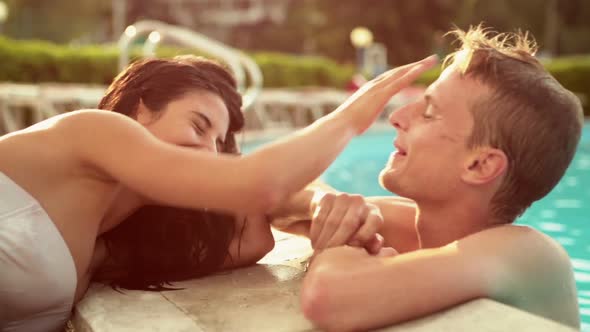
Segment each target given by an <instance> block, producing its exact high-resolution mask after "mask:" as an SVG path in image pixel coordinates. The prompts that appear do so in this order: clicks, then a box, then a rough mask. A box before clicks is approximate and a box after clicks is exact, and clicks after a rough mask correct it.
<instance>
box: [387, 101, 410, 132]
mask: <svg viewBox="0 0 590 332" xmlns="http://www.w3.org/2000/svg"><path fill="white" fill-rule="evenodd" d="M406 109H407V107H406V106H404V107H401V108H399V109H397V110H395V111H393V112H391V114H390V115H389V123H390V124H391V125H392V126H393V127H394V128H395V129H396V130H407V127H408V126H407V119H406V118H405V113H406Z"/></svg>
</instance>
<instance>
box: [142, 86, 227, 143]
mask: <svg viewBox="0 0 590 332" xmlns="http://www.w3.org/2000/svg"><path fill="white" fill-rule="evenodd" d="M137 121H138V122H139V123H141V124H142V125H143V126H145V127H146V128H147V129H148V130H149V131H150V132H151V133H152V134H154V135H155V136H156V137H158V138H159V139H161V140H163V141H165V142H168V143H172V144H175V145H179V146H186V147H190V148H195V149H199V150H204V151H210V152H215V153H217V152H219V151H220V150H221V146H222V145H223V142H224V140H225V137H226V134H227V130H228V127H229V112H228V110H227V107H226V106H225V103H224V102H223V99H222V98H221V97H220V96H219V95H217V94H215V93H213V92H209V91H204V90H197V91H194V92H188V93H185V94H184V95H182V96H181V97H179V98H177V99H174V100H172V101H171V102H170V103H168V104H167V105H166V106H165V107H164V109H163V110H162V111H160V112H157V113H156V112H152V111H151V110H149V109H148V108H147V107H146V105H145V104H144V103H143V102H140V104H139V106H138V110H137Z"/></svg>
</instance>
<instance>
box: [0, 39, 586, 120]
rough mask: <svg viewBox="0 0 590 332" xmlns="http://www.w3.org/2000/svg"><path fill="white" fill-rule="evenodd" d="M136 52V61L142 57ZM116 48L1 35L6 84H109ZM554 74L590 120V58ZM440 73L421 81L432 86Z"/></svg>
mask: <svg viewBox="0 0 590 332" xmlns="http://www.w3.org/2000/svg"><path fill="white" fill-rule="evenodd" d="M139 51H140V50H138V49H135V50H132V52H131V56H132V58H134V57H138V56H140V52H139ZM186 52H190V50H186V49H173V48H165V47H162V48H159V49H158V56H164V57H167V56H174V55H176V54H183V53H186ZM251 55H252V57H253V58H254V60H255V61H256V62H257V63H258V64H259V65H260V68H261V70H262V73H263V76H264V85H265V87H303V86H329V87H336V88H343V87H345V85H346V82H347V81H348V80H349V79H350V78H351V76H352V75H353V73H354V67H353V66H352V65H342V64H338V63H336V62H334V61H332V60H329V59H327V58H322V57H307V56H295V55H285V54H277V53H254V54H251ZM117 61H118V49H117V48H116V47H115V46H104V45H100V46H99V45H94V46H82V47H75V46H61V45H56V44H52V43H48V42H44V41H16V40H10V39H6V38H3V37H0V81H10V82H35V83H38V82H61V83H87V84H109V83H110V82H111V81H112V79H113V78H114V77H115V75H116V74H117ZM546 67H547V68H548V70H549V71H551V73H552V74H553V75H554V76H555V77H556V78H557V79H558V80H559V81H560V82H561V83H562V84H563V85H564V86H565V87H566V88H568V89H570V90H571V91H574V92H576V93H577V94H578V95H580V96H581V97H582V99H584V100H585V112H586V115H589V116H590V56H583V57H582V56H581V57H570V58H560V59H555V60H553V61H551V62H548V63H547V64H546ZM439 73H440V69H435V70H432V71H430V72H428V73H426V74H425V75H423V77H421V78H420V79H419V82H420V83H422V84H429V83H431V82H432V81H434V80H435V79H436V77H438V75H439Z"/></svg>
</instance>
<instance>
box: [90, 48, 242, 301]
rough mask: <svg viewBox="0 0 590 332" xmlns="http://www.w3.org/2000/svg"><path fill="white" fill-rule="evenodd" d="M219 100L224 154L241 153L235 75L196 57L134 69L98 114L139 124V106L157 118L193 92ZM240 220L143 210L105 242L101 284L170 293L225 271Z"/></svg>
mask: <svg viewBox="0 0 590 332" xmlns="http://www.w3.org/2000/svg"><path fill="white" fill-rule="evenodd" d="M199 89H200V90H206V91H210V92H213V93H216V94H217V95H219V96H220V97H221V98H222V99H223V101H224V103H225V105H226V107H227V109H228V111H229V129H228V132H227V136H226V138H225V143H224V145H223V146H222V147H220V151H219V152H220V153H234V154H237V153H239V149H238V147H237V144H236V139H235V133H236V132H237V131H240V130H241V129H242V127H243V126H244V116H243V114H242V111H241V106H242V99H241V96H240V94H239V93H238V92H237V89H236V81H235V80H234V78H233V77H232V75H231V74H230V73H229V72H228V71H227V70H226V69H225V68H223V67H222V66H221V65H219V64H218V63H216V62H214V61H211V60H208V59H205V58H202V57H195V56H181V57H175V58H173V59H145V60H140V61H137V62H135V63H133V64H131V65H130V66H129V67H128V68H127V69H125V70H124V71H123V72H122V73H121V74H119V75H118V76H117V77H116V78H115V80H114V81H113V83H112V84H111V85H110V86H109V88H108V90H107V93H106V95H105V96H104V97H103V98H102V100H101V101H100V103H99V105H98V107H99V108H100V109H103V110H109V111H113V112H118V113H122V114H125V115H127V116H130V117H133V118H135V115H136V112H137V107H138V105H139V102H140V100H141V101H142V102H143V104H144V105H145V106H146V107H147V108H148V109H149V110H150V111H152V112H155V113H158V112H161V111H162V110H163V109H164V108H165V106H166V105H167V104H168V103H170V102H171V101H173V100H175V99H176V98H179V97H181V96H182V95H184V94H185V93H187V92H189V91H195V90H199ZM235 224H236V223H235V218H234V217H233V216H230V215H226V214H221V213H215V212H208V211H205V210H192V209H183V208H176V207H169V206H153V205H152V206H144V207H141V208H140V209H138V210H137V211H135V212H134V213H133V214H132V215H131V216H129V217H128V218H127V219H125V220H124V221H123V222H122V223H121V224H120V225H118V226H117V227H115V228H113V229H112V230H110V231H108V232H106V233H105V234H103V235H102V238H103V240H104V241H105V244H106V248H107V252H108V259H107V261H108V264H105V265H104V266H103V267H102V268H99V270H98V273H97V274H96V275H95V276H96V277H95V280H99V281H102V282H107V283H110V284H111V285H112V286H113V287H121V288H126V289H141V290H162V289H167V287H165V286H164V285H165V284H168V283H170V282H171V281H178V280H183V279H189V278H195V277H200V276H203V275H206V274H210V273H212V272H214V271H216V270H218V269H219V268H220V267H221V265H222V264H223V262H224V261H225V259H226V258H227V257H228V254H229V252H228V248H229V245H230V242H231V240H232V239H233V237H234V233H235Z"/></svg>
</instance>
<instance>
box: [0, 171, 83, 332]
mask: <svg viewBox="0 0 590 332" xmlns="http://www.w3.org/2000/svg"><path fill="white" fill-rule="evenodd" d="M77 281H78V280H77V274H76V266H75V264H74V260H73V258H72V255H71V253H70V250H69V249H68V247H67V245H66V243H65V242H64V239H63V237H62V236H61V233H60V232H59V231H58V229H57V228H56V227H55V224H54V223H53V222H52V221H51V219H50V218H49V216H48V215H47V213H46V212H45V210H44V209H43V207H42V206H41V205H40V204H39V202H38V201H37V200H36V199H35V198H34V197H32V196H31V195H30V194H29V193H28V192H26V191H25V190H24V189H23V188H21V187H20V186H19V185H18V184H16V183H15V182H14V181H12V179H10V178H9V177H8V176H6V175H5V174H4V173H2V172H0V331H2V332H7V331H18V332H20V331H22V332H25V331H27V332H35V331H43V332H45V331H58V330H60V329H62V328H63V326H64V324H65V323H66V321H67V319H68V317H69V316H70V313H71V310H72V305H73V302H74V296H75V293H76V284H77Z"/></svg>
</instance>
